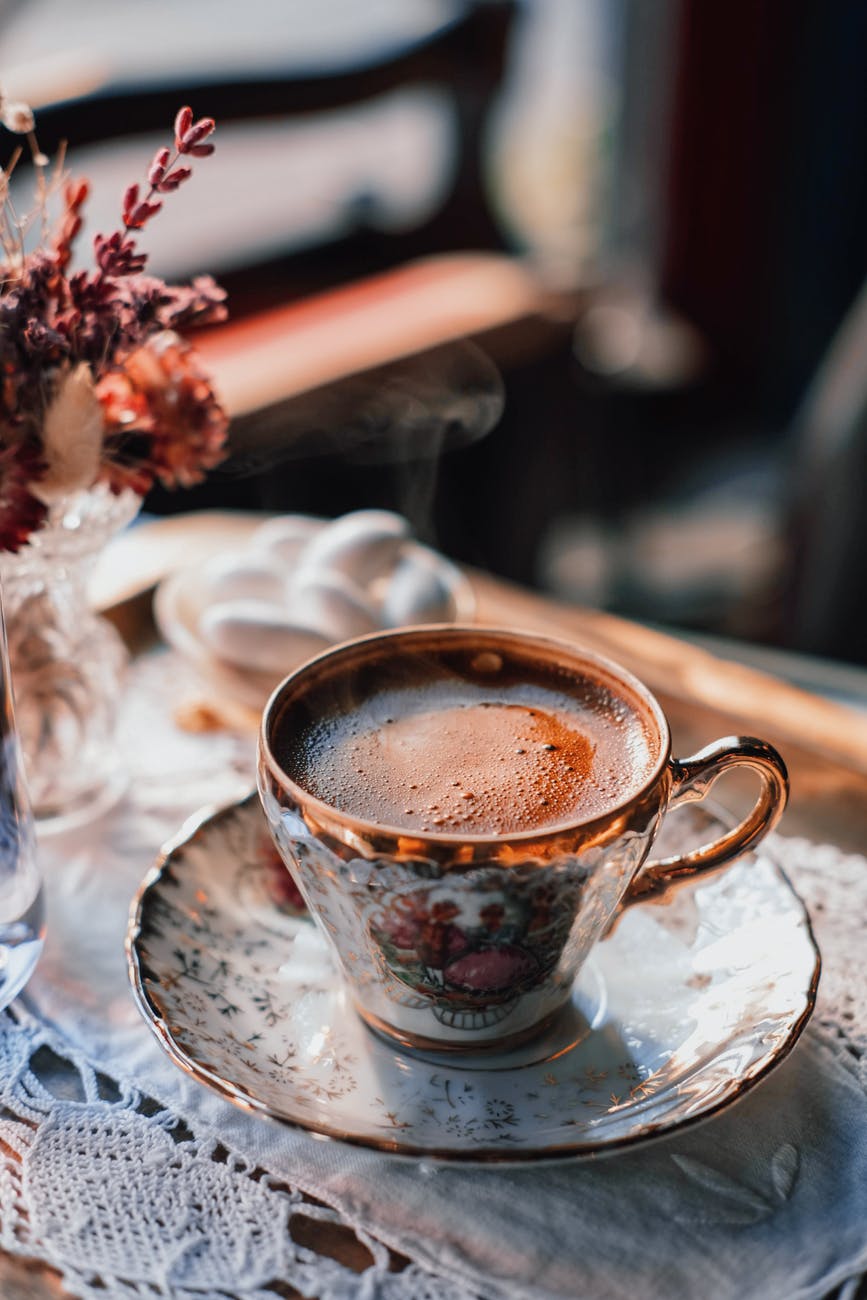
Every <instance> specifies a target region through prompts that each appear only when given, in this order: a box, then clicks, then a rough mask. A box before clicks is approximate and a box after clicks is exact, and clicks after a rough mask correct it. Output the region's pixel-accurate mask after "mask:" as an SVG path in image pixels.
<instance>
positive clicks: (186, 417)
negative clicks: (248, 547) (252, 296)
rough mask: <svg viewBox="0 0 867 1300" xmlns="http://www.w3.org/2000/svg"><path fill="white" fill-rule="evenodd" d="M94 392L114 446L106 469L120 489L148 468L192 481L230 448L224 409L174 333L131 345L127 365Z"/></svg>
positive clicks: (172, 480) (171, 484)
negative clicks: (141, 343)
mask: <svg viewBox="0 0 867 1300" xmlns="http://www.w3.org/2000/svg"><path fill="white" fill-rule="evenodd" d="M97 395H98V397H99V399H100V401H101V402H102V404H103V411H104V413H105V420H106V445H107V447H108V448H109V452H110V454H109V455H108V456H107V463H106V474H105V476H106V478H107V481H108V482H109V483H110V485H111V486H112V488H113V489H115V490H117V487H118V485H119V484H120V485H122V486H129V484H130V478H131V477H133V478H136V477H137V478H138V479H139V480H141V481H143V480H144V478H145V477H147V476H148V475H149V476H150V477H151V480H153V479H158V480H159V482H160V483H161V484H162V485H163V487H167V488H175V487H192V486H193V484H195V483H199V482H201V480H202V479H203V478H204V477H205V471H206V470H207V469H211V468H213V466H215V465H218V464H219V463H220V461H221V460H222V459H223V457H224V455H225V441H226V430H227V427H228V420H227V418H226V414H225V412H224V411H223V409H222V407H221V406H220V404H219V402H218V401H217V398H216V396H215V394H214V391H213V389H212V387H211V385H210V382H209V380H208V378H207V376H206V375H205V373H204V372H203V371H202V370H201V369H200V367H199V366H198V364H197V362H196V358H195V353H194V352H193V349H192V348H191V347H190V345H189V343H186V342H185V341H184V340H183V339H181V338H180V337H179V336H178V335H177V334H173V333H171V332H170V331H166V332H165V333H164V334H160V335H158V336H157V337H156V338H155V339H152V340H150V341H149V342H148V343H146V344H145V345H144V346H143V347H141V348H139V349H138V350H137V351H135V352H133V353H132V354H131V355H130V356H129V357H127V359H126V361H125V363H124V366H123V370H122V371H120V372H118V373H115V374H112V375H107V376H105V378H104V379H103V380H101V381H100V383H99V384H98V385H97ZM148 486H150V483H149V484H148ZM137 490H138V489H137Z"/></svg>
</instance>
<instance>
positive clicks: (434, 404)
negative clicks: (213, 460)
mask: <svg viewBox="0 0 867 1300" xmlns="http://www.w3.org/2000/svg"><path fill="white" fill-rule="evenodd" d="M503 404H504V393H503V383H502V379H501V378H500V374H499V372H498V370H497V368H496V366H495V365H494V364H493V362H492V361H491V360H490V358H489V357H487V356H486V355H485V353H484V352H482V351H481V349H480V348H478V347H476V346H475V344H472V343H467V342H461V343H453V344H448V345H447V346H444V347H440V348H436V349H434V350H432V351H429V352H425V353H424V355H423V356H415V357H409V358H406V359H405V360H401V361H395V362H390V363H389V364H388V365H385V366H380V367H377V368H376V369H375V370H367V371H365V372H364V373H363V374H359V375H350V376H348V377H347V378H346V379H342V380H339V381H337V382H335V383H333V384H329V385H327V386H325V387H322V388H317V389H314V390H312V391H311V392H309V393H302V394H300V395H299V396H297V397H293V398H292V399H291V400H288V401H286V402H284V403H281V404H280V405H278V406H273V407H270V408H268V409H267V410H263V411H257V412H256V413H255V415H252V416H243V417H238V418H237V419H236V420H235V421H233V424H232V428H231V431H230V435H229V458H228V459H227V460H226V461H225V462H224V463H223V465H222V466H221V467H220V469H219V471H217V472H218V473H220V474H228V475H231V476H233V477H248V476H251V475H254V474H262V473H266V472H268V471H269V470H273V469H274V468H275V467H277V466H279V465H282V464H284V463H285V462H287V461H292V460H302V459H310V458H312V457H325V456H328V457H335V458H339V459H340V460H341V461H343V462H344V463H346V462H348V463H352V464H364V465H405V464H408V463H410V462H412V461H419V460H425V461H427V460H429V461H435V460H437V459H438V457H439V456H440V454H441V452H443V451H449V450H452V449H453V448H456V447H464V446H468V445H470V444H471V443H474V442H476V441H478V440H479V439H480V438H483V437H485V435H486V434H488V433H490V431H491V430H492V429H493V428H494V426H495V425H496V424H497V422H498V420H499V419H500V416H501V415H502V412H503Z"/></svg>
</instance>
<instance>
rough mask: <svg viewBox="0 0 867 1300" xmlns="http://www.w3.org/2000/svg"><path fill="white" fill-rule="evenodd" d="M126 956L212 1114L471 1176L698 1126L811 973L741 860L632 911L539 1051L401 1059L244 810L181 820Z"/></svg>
mask: <svg viewBox="0 0 867 1300" xmlns="http://www.w3.org/2000/svg"><path fill="white" fill-rule="evenodd" d="M710 820H711V819H710V818H709V817H708V814H706V813H705V812H703V811H701V810H698V809H695V808H691V809H684V810H683V812H678V813H677V814H676V815H673V816H672V817H670V818H668V822H667V827H666V830H665V831H664V832H663V835H664V836H665V837H666V842H665V843H664V844H662V845H661V846H659V847H661V850H662V852H663V853H664V852H672V851H674V850H675V849H676V848H677V847H678V843H677V841H678V840H679V839H686V838H688V840H689V842H690V843H695V840H696V835H697V834H698V835H701V834H702V832H703V831H705V830H708V831H709V829H710V827H709V826H708V822H709V821H710ZM127 951H128V957H129V966H130V978H131V980H132V983H133V988H134V990H135V994H136V998H137V1001H138V1004H139V1007H140V1009H141V1011H142V1013H143V1015H144V1017H145V1019H146V1020H147V1021H148V1023H149V1025H150V1027H151V1029H152V1030H153V1031H154V1033H155V1034H156V1036H157V1038H158V1039H159V1041H160V1043H161V1044H162V1046H163V1047H164V1049H165V1050H166V1052H167V1053H168V1054H169V1056H170V1057H171V1058H172V1060H173V1061H175V1062H176V1064H178V1065H179V1066H181V1067H182V1069H184V1070H186V1071H187V1072H188V1073H190V1074H191V1075H193V1076H194V1077H195V1078H197V1079H199V1080H200V1081H201V1082H203V1083H206V1084H208V1085H209V1086H210V1087H212V1088H214V1089H216V1090H217V1091H218V1092H220V1093H221V1094H223V1095H224V1096H226V1097H228V1098H229V1099H230V1100H232V1101H235V1102H237V1103H238V1104H240V1105H242V1106H244V1107H245V1108H247V1109H251V1110H256V1111H261V1112H263V1113H265V1114H268V1115H271V1116H273V1117H274V1118H276V1119H278V1120H282V1121H285V1122H287V1123H290V1124H294V1125H298V1126H300V1127H302V1128H305V1129H309V1130H310V1131H312V1132H314V1133H317V1134H321V1135H325V1136H328V1137H334V1138H340V1139H343V1140H345V1141H348V1142H356V1143H361V1144H363V1145H366V1146H372V1147H378V1148H380V1149H382V1150H387V1151H394V1152H401V1153H404V1154H407V1155H409V1154H412V1155H424V1156H429V1157H438V1158H443V1159H455V1160H471V1161H472V1160H476V1161H481V1160H505V1161H518V1160H526V1159H539V1158H546V1157H563V1156H574V1155H587V1154H591V1153H600V1152H604V1151H609V1150H612V1149H616V1148H618V1147H621V1146H624V1145H627V1144H630V1143H634V1142H637V1141H641V1140H644V1139H646V1138H649V1137H651V1136H654V1135H658V1134H662V1133H666V1132H670V1131H671V1130H672V1129H674V1128H677V1127H679V1126H681V1125H684V1124H689V1123H692V1122H693V1121H695V1120H697V1119H700V1118H703V1117H706V1116H708V1115H710V1114H713V1113H714V1112H715V1111H717V1110H719V1109H720V1108H721V1107H722V1106H724V1105H726V1104H727V1103H729V1102H731V1101H734V1100H735V1099H736V1098H738V1097H740V1096H742V1095H743V1094H744V1093H745V1092H746V1091H747V1090H748V1089H749V1088H750V1087H751V1086H752V1085H753V1084H754V1083H755V1082H756V1081H757V1080H758V1079H760V1078H761V1077H762V1075H764V1074H765V1073H766V1072H767V1071H768V1070H769V1069H770V1068H771V1067H772V1066H773V1065H774V1064H776V1063H777V1062H779V1061H780V1060H781V1059H782V1058H783V1057H784V1056H785V1055H786V1053H787V1052H788V1051H789V1049H790V1048H791V1047H792V1045H793V1044H794V1042H795V1040H796V1039H797V1037H798V1035H799V1034H800V1032H801V1030H802V1029H803V1027H804V1024H805V1023H806V1021H807V1019H808V1017H809V1015H810V1012H811V1010H812V1008H813V1003H814V1000H815V992H816V985H817V980H818V973H819V954H818V951H817V949H816V946H815V943H814V941H813V938H812V935H811V932H810V926H809V921H808V918H807V915H806V912H805V910H804V907H803V904H802V903H801V901H800V899H799V898H798V897H797V895H796V894H795V893H794V891H793V890H792V888H791V886H790V885H789V884H788V882H787V880H786V879H785V877H784V876H783V875H782V873H781V872H780V871H779V869H778V868H777V867H776V866H775V865H774V864H773V863H772V861H771V860H770V858H769V857H768V856H766V855H765V854H763V853H759V854H755V855H753V856H752V857H751V858H747V859H745V860H744V861H743V862H741V863H739V864H737V865H736V866H735V867H733V868H731V869H730V870H729V871H728V872H726V873H725V874H723V875H721V876H719V877H717V878H716V879H714V880H712V881H710V882H709V883H706V884H702V885H701V886H695V885H693V886H685V887H684V888H683V889H682V890H681V891H680V893H679V895H678V896H677V897H676V898H675V900H674V901H673V902H671V903H669V904H667V905H665V906H661V907H653V906H638V907H633V908H631V909H629V911H628V912H627V913H626V914H625V915H624V916H623V919H622V920H621V922H620V924H619V925H618V926H617V927H616V928H615V930H614V932H613V934H612V935H611V936H610V937H609V938H608V939H607V940H606V941H605V942H604V943H602V944H600V945H599V946H598V947H597V948H596V950H595V952H594V953H593V955H592V957H591V960H590V962H589V963H588V964H587V965H585V967H584V969H583V971H582V973H581V975H580V977H579V979H578V981H577V982H576V985H575V990H574V995H573V1002H572V1006H571V1008H570V1009H569V1010H568V1011H567V1013H565V1014H564V1015H563V1016H562V1018H561V1019H560V1021H559V1022H558V1023H557V1024H556V1025H555V1026H554V1027H552V1028H551V1029H550V1030H548V1031H546V1033H545V1035H544V1036H543V1037H542V1038H541V1039H536V1040H535V1041H534V1042H532V1043H530V1044H528V1045H527V1046H525V1047H523V1048H521V1049H519V1050H518V1051H515V1052H511V1053H508V1054H505V1053H501V1054H499V1055H497V1054H494V1055H490V1054H487V1055H480V1056H476V1057H474V1058H469V1057H465V1056H463V1055H461V1056H460V1057H458V1058H455V1057H454V1056H451V1057H434V1056H428V1057H424V1058H423V1057H421V1056H418V1055H410V1054H408V1053H403V1052H400V1051H397V1050H395V1049H394V1047H392V1046H389V1045H388V1044H387V1043H385V1042H384V1041H380V1040H379V1039H378V1038H376V1037H375V1036H374V1035H373V1034H372V1033H371V1032H370V1031H369V1030H368V1029H367V1028H365V1026H364V1025H363V1024H362V1022H361V1020H360V1019H359V1018H358V1016H357V1015H356V1013H355V1011H354V1010H353V1008H352V1005H351V1003H350V1001H349V1000H348V998H347V995H346V993H345V991H344V989H343V986H342V985H341V983H340V981H339V979H338V977H337V974H336V972H335V969H334V967H333V966H332V962H331V958H330V955H329V952H328V949H327V947H326V944H325V941H324V939H323V938H322V936H321V935H320V933H319V931H318V929H317V928H316V926H315V925H314V924H313V923H312V922H311V921H310V920H309V918H308V917H307V915H306V913H305V912H304V910H303V904H302V903H301V899H300V897H299V896H298V894H297V892H296V890H295V887H294V885H293V883H292V880H291V878H290V876H289V875H288V873H287V872H286V871H285V869H284V868H283V866H282V865H281V864H280V862H279V859H278V858H277V857H276V853H275V851H274V849H273V848H272V847H271V843H270V840H269V838H268V833H267V829H266V826H265V822H264V818H263V816H262V813H261V811H260V808H259V804H258V800H257V799H256V797H255V796H250V797H249V798H248V799H246V800H244V801H243V802H242V803H239V804H235V805H232V806H231V807H229V808H225V809H223V810H221V811H218V812H209V813H206V814H203V815H202V816H200V817H199V818H198V819H196V820H194V822H191V823H187V825H186V826H185V827H184V828H183V830H182V831H181V833H180V835H179V836H178V838H177V839H176V840H175V841H174V842H173V843H172V844H171V845H170V846H169V847H168V848H167V849H166V851H165V854H164V856H163V858H162V859H161V861H160V862H159V863H158V864H157V865H156V866H155V867H154V868H153V869H152V871H151V872H150V873H149V875H148V876H147V878H146V879H145V881H144V883H143V885H142V887H141V889H140V891H139V893H138V895H137V897H136V899H135V901H134V903H133V909H132V915H131V920H130V929H129V935H128V939H127Z"/></svg>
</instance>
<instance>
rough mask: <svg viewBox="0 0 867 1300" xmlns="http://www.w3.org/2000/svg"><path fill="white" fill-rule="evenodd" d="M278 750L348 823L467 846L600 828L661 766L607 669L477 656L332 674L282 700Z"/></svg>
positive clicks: (299, 780) (394, 662)
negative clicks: (578, 827)
mask: <svg viewBox="0 0 867 1300" xmlns="http://www.w3.org/2000/svg"><path fill="white" fill-rule="evenodd" d="M272 745H273V752H274V756H275V758H276V759H277V761H278V763H279V764H280V766H281V767H282V768H283V770H284V771H285V772H286V773H287V775H288V776H289V777H290V778H291V779H292V780H293V781H294V782H295V783H296V785H298V786H300V787H301V788H302V789H304V790H305V791H307V792H308V793H309V794H312V795H314V796H315V797H316V798H318V799H321V800H323V801H324V802H325V803H327V804H329V805H330V806H332V807H334V808H336V809H338V810H339V811H341V812H344V813H346V814H348V815H349V816H351V817H354V818H357V819H359V820H362V821H365V822H372V823H376V824H378V825H381V826H391V827H400V828H405V829H406V830H409V831H423V832H429V833H431V834H434V835H452V836H455V835H457V836H468V837H474V836H481V837H488V836H493V835H509V834H515V833H516V832H517V833H520V832H539V831H544V830H545V829H547V828H548V827H554V826H562V825H564V824H566V823H577V822H586V821H589V820H592V819H594V818H596V817H601V816H603V815H604V814H605V813H607V812H610V811H611V810H612V809H614V808H616V807H617V806H618V805H620V804H622V803H623V802H625V801H626V800H628V799H629V798H630V796H631V795H632V794H633V793H634V792H636V791H637V790H639V789H640V788H641V786H642V785H643V784H644V783H645V781H646V780H647V779H648V777H649V776H650V774H651V773H652V771H653V769H654V767H655V765H656V763H657V760H658V758H659V756H660V739H659V736H658V731H657V729H656V728H655V726H654V723H653V721H652V719H649V718H648V716H647V709H646V706H645V707H642V704H641V701H640V700H639V699H638V698H637V697H636V698H633V697H632V696H631V695H630V694H628V693H627V692H626V691H625V690H624V685H623V683H622V682H618V683H615V682H613V681H609V680H608V679H607V678H606V676H605V674H604V672H603V671H602V670H600V671H599V672H598V673H596V672H591V669H590V667H589V665H588V667H587V668H586V669H584V670H581V671H578V670H576V669H575V668H574V667H570V666H562V667H561V666H559V665H557V664H554V663H551V662H545V661H542V660H538V659H533V658H532V657H530V656H526V657H525V656H524V655H522V654H520V653H518V652H515V653H511V652H510V653H508V654H506V653H503V654H501V653H494V652H492V651H490V650H484V651H477V650H475V649H473V648H466V649H461V650H458V651H454V650H451V651H449V652H447V653H446V652H443V653H440V652H434V653H424V654H419V653H417V652H416V653H413V652H412V650H408V649H407V650H399V651H395V652H394V653H392V654H390V655H388V656H385V655H382V654H380V655H379V656H378V657H377V658H376V659H375V660H373V661H370V662H362V663H361V664H359V665H358V666H357V667H356V669H355V671H354V672H353V673H352V674H351V675H350V676H347V674H346V672H345V671H344V672H342V673H341V674H340V675H339V676H336V677H333V678H329V676H328V674H327V673H326V674H325V675H324V676H323V677H322V679H321V680H320V681H319V682H318V683H317V684H316V685H315V686H314V687H312V689H311V688H309V689H308V690H307V692H306V694H305V696H304V697H303V700H302V701H300V702H298V703H295V704H293V702H292V700H291V698H290V699H288V700H287V701H286V704H285V707H284V708H283V710H282V711H281V713H280V716H279V718H278V719H277V721H276V725H275V726H274V729H273V731H272Z"/></svg>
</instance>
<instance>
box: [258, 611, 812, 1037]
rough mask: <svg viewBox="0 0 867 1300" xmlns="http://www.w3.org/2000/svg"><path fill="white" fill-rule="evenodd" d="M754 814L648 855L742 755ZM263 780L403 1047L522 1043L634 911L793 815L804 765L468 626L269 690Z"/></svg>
mask: <svg viewBox="0 0 867 1300" xmlns="http://www.w3.org/2000/svg"><path fill="white" fill-rule="evenodd" d="M733 767H746V768H750V769H752V770H753V771H754V772H756V773H757V775H758V777H759V780H760V787H761V788H760V793H759V797H758V800H757V802H756V804H755V806H754V807H753V809H752V811H751V812H750V813H749V814H748V816H747V817H746V818H745V819H744V820H743V821H742V822H741V823H740V824H739V825H738V826H736V827H735V828H734V829H731V830H727V831H725V833H723V834H722V835H721V836H720V838H719V839H717V840H715V841H714V842H712V843H710V844H704V845H701V846H700V847H698V848H696V849H695V850H694V851H692V852H690V853H686V854H684V855H682V856H678V857H674V858H667V859H664V860H661V861H656V862H648V861H646V859H647V855H648V852H649V850H650V848H651V845H652V843H653V840H654V838H655V836H656V833H657V831H658V829H659V825H660V822H661V819H662V817H663V815H664V814H665V813H666V812H667V811H668V810H669V809H671V808H674V807H676V806H677V805H678V804H681V803H683V802H686V801H690V800H696V799H701V798H703V797H704V795H705V794H706V793H707V791H708V789H709V787H710V786H711V784H712V783H713V782H714V781H715V780H716V778H717V777H718V776H719V775H720V774H721V773H723V772H725V771H728V770H729V769H730V768H733ZM258 771H259V790H260V795H261V799H262V804H263V807H264V810H265V814H266V817H267V819H268V823H269V826H270V828H271V832H272V835H273V837H274V840H275V842H276V845H277V848H278V850H279V852H280V854H281V856H282V858H283V860H284V862H285V863H286V866H287V867H288V869H289V871H290V872H291V873H292V876H293V878H294V880H295V882H296V884H297V886H298V888H299V890H300V891H301V893H302V895H303V897H304V899H305V901H306V903H307V905H308V908H309V910H310V912H311V914H312V916H313V917H314V918H315V920H316V921H317V922H318V923H319V925H320V927H321V928H322V930H323V932H324V933H325V935H326V937H327V939H328V941H329V943H330V945H331V947H332V948H333V950H334V953H335V955H336V957H337V960H338V963H339V966H340V969H341V970H342V972H343V976H344V978H345V980H346V984H347V986H348V989H349V992H350V994H351V996H352V998H353V1000H354V1002H355V1005H356V1008H357V1010H358V1011H359V1013H360V1014H361V1016H362V1017H363V1018H364V1020H365V1021H366V1022H367V1024H368V1025H369V1026H370V1027H371V1028H373V1029H374V1030H376V1031H378V1032H379V1033H381V1034H384V1035H386V1036H388V1037H389V1038H391V1039H393V1040H396V1041H397V1042H398V1043H400V1044H402V1045H403V1046H405V1047H409V1048H416V1049H423V1050H438V1051H444V1050H466V1049H469V1050H472V1051H478V1050H479V1049H484V1048H497V1049H504V1048H508V1047H511V1046H512V1045H515V1044H517V1043H519V1042H521V1041H523V1040H524V1039H526V1038H528V1037H530V1036H531V1035H533V1034H535V1033H537V1032H540V1031H541V1030H542V1029H543V1028H544V1027H545V1026H547V1025H548V1024H549V1023H550V1021H551V1020H552V1019H553V1018H554V1016H555V1015H556V1014H557V1013H558V1011H560V1009H561V1008H562V1007H563V1005H564V1004H565V1003H566V1002H568V1001H569V999H570V994H571V990H572V987H573V983H574V980H575V977H576V974H577V972H578V971H579V969H580V967H581V965H582V963H583V962H584V961H585V959H586V958H587V955H588V954H589V953H590V951H591V950H592V948H593V946H594V944H596V943H597V942H598V941H599V940H600V939H601V938H603V937H604V935H605V934H606V932H607V931H608V930H609V929H610V928H611V926H612V924H613V923H614V922H615V921H616V919H617V918H618V917H619V915H620V913H621V912H622V910H623V909H624V908H625V907H627V906H629V905H631V904H632V903H635V902H639V901H642V900H645V899H654V900H664V899H666V898H667V897H668V895H669V893H670V892H671V891H672V890H673V889H674V888H675V887H676V886H677V885H678V884H679V883H682V882H684V881H690V880H695V879H696V878H698V877H704V876H707V875H710V874H712V873H714V872H716V871H719V870H720V869H721V868H723V867H724V866H726V865H727V864H729V863H730V862H732V861H733V860H734V859H735V858H736V857H738V856H739V855H741V854H743V853H744V852H746V851H747V850H748V849H750V848H752V847H753V846H754V845H756V844H757V843H758V841H759V840H760V839H761V838H762V837H763V836H764V835H765V834H766V833H767V832H768V831H769V830H770V829H771V828H772V827H773V826H774V825H775V824H776V822H777V820H778V819H779V817H780V815H781V813H782V811H783V809H784V807H785V803H786V798H787V793H788V781H787V775H786V768H785V765H784V763H783V760H782V759H781V757H780V755H779V754H778V753H777V752H776V750H775V749H773V747H772V746H771V745H768V744H766V743H765V742H764V741H761V740H756V739H753V738H750V737H729V738H727V739H724V740H718V741H716V742H714V743H713V744H712V745H709V746H708V747H707V748H705V749H703V750H702V751H701V752H700V753H698V754H695V755H693V756H692V757H690V758H685V759H675V758H672V757H671V754H670V736H669V728H668V723H667V722H666V719H665V715H664V713H663V711H662V708H661V707H660V705H659V703H658V701H657V700H656V699H655V698H654V696H653V695H652V694H651V693H650V691H649V690H648V689H647V688H646V687H645V686H644V685H643V684H642V683H641V682H639V681H638V680H637V679H636V678H635V677H633V676H632V674H630V673H628V672H627V671H626V670H625V669H623V668H621V667H619V666H618V665H616V664H614V663H612V662H610V661H608V660H606V659H603V658H601V657H599V656H597V655H595V654H591V653H589V652H587V651H584V650H581V649H578V648H577V647H575V646H571V645H568V644H565V643H560V642H557V641H553V640H548V639H546V638H542V637H538V636H533V635H529V634H525V633H520V632H514V631H506V630H496V629H489V628H481V627H459V626H457V627H456V626H454V625H450V626H448V627H445V626H434V627H420V628H413V629H409V630H403V631H396V632H387V633H383V634H375V635H373V636H367V637H363V638H361V639H359V640H357V641H352V642H347V643H345V644H343V645H341V646H338V647H336V648H334V649H332V650H329V651H327V652H326V653H324V654H322V655H320V656H319V657H318V658H316V659H313V660H311V661H309V662H308V663H307V664H305V665H304V666H302V667H301V668H299V669H298V670H297V671H296V672H294V673H292V674H291V675H290V676H289V677H287V678H286V680H285V681H284V682H283V683H282V684H281V685H280V686H278V687H277V689H276V690H275V691H274V693H273V695H272V696H271V699H270V700H269V702H268V704H267V706H266V709H265V713H264V717H263V721H262V729H261V733H260V743H259V764H258Z"/></svg>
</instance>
